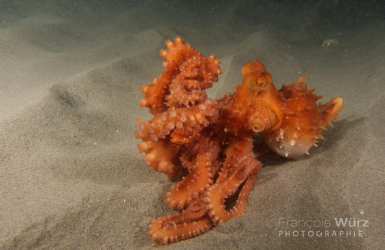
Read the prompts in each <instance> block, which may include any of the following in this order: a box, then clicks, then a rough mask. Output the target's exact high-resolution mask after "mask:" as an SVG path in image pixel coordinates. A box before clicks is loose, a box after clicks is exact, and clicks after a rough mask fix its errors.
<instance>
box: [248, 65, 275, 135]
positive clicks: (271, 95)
mask: <svg viewBox="0 0 385 250" xmlns="http://www.w3.org/2000/svg"><path fill="white" fill-rule="evenodd" d="M242 76H243V81H242V88H243V90H244V91H245V92H247V93H248V94H247V95H246V94H245V95H244V96H245V97H248V98H249V100H251V102H252V103H253V105H252V106H253V108H252V113H251V114H250V115H249V119H248V127H249V128H250V129H251V130H253V131H254V132H255V133H263V132H266V131H267V130H269V129H271V128H273V127H276V126H277V125H278V124H279V123H280V121H281V119H280V117H279V112H278V110H277V109H275V108H274V106H275V105H274V102H275V99H276V96H277V90H276V88H275V86H274V84H273V79H272V76H271V75H270V73H269V72H267V71H266V69H265V66H264V65H263V64H262V63H260V62H259V61H258V59H255V60H254V61H252V62H248V63H246V64H245V65H243V67H242Z"/></svg>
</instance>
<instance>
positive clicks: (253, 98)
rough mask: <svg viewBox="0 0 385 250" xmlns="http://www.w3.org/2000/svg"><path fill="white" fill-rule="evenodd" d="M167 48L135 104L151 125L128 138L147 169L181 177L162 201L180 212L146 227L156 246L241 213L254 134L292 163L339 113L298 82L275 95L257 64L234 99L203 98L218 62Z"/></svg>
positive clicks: (247, 68)
mask: <svg viewBox="0 0 385 250" xmlns="http://www.w3.org/2000/svg"><path fill="white" fill-rule="evenodd" d="M166 45H167V50H161V52H160V54H161V56H163V58H164V62H163V66H164V68H165V70H164V72H163V73H162V74H161V75H160V76H159V77H158V78H154V80H153V82H152V84H150V85H143V86H142V88H141V91H142V92H143V95H144V98H143V99H141V100H139V104H140V106H141V107H147V108H148V109H149V112H150V113H151V114H153V115H154V118H153V119H152V120H150V121H146V120H142V119H137V122H136V126H137V127H139V128H138V129H137V130H136V132H135V136H136V138H137V139H141V140H142V142H141V143H140V144H138V148H139V151H140V152H144V153H145V157H144V158H143V160H144V162H145V164H146V165H148V166H150V167H151V168H153V169H154V170H156V171H158V172H161V173H164V174H166V175H167V176H168V177H170V178H177V177H182V176H183V179H182V180H181V181H180V182H179V183H178V184H177V185H175V186H173V187H172V188H171V189H170V191H169V192H168V193H167V194H166V199H165V202H166V203H167V205H168V206H169V207H170V208H172V209H177V210H180V212H179V213H178V214H176V215H170V216H165V217H160V218H158V219H156V220H154V221H152V222H151V223H150V225H149V226H148V230H149V236H150V237H151V238H152V240H153V241H155V242H156V243H159V244H167V243H170V242H176V241H179V240H184V239H188V238H191V237H194V236H197V235H199V234H202V233H204V232H205V231H207V230H208V229H210V228H211V227H213V226H214V225H219V224H221V223H223V222H225V221H227V220H229V219H231V218H233V217H236V216H238V215H241V214H242V213H244V211H245V209H246V206H247V201H246V199H247V197H248V195H249V193H250V191H251V189H252V187H253V183H254V182H255V180H256V178H257V174H258V171H259V170H260V168H261V166H262V163H261V162H260V161H259V160H258V156H259V155H254V153H253V140H252V138H253V134H254V133H258V134H259V135H260V137H261V138H262V139H263V141H264V143H265V145H266V146H267V147H269V148H270V149H272V150H273V151H275V152H276V153H277V154H279V155H281V156H283V157H289V158H295V157H298V156H300V155H302V154H308V150H309V148H310V147H312V146H313V145H316V142H317V139H319V138H321V139H323V137H322V136H321V134H320V132H321V130H323V129H325V127H326V125H329V126H331V124H330V121H331V120H333V119H336V117H337V115H338V113H339V112H340V110H341V108H342V106H343V100H342V98H341V97H337V98H332V99H331V101H330V102H328V103H326V104H324V105H322V104H320V103H318V104H317V100H318V99H320V98H321V97H322V96H317V95H315V94H313V91H314V89H310V90H308V89H307V88H306V84H305V83H304V82H305V77H301V78H299V80H298V82H297V83H296V84H295V83H292V84H291V85H289V86H285V85H284V84H283V85H282V88H281V89H280V90H277V89H276V88H275V86H274V84H273V81H272V76H271V75H270V73H269V72H267V71H266V69H265V67H264V65H263V64H262V63H260V62H259V61H258V60H257V59H255V61H253V62H248V63H246V64H245V65H244V66H243V67H242V76H243V80H242V84H241V85H240V86H238V85H237V86H236V88H237V90H236V92H235V93H233V94H228V95H226V96H223V97H222V98H220V99H215V100H213V99H210V98H209V97H208V96H207V94H206V92H205V89H207V88H210V87H211V86H212V83H213V82H215V81H217V80H218V75H219V74H221V73H222V70H221V69H220V67H219V63H220V61H219V60H216V59H215V56H214V55H212V56H210V57H209V58H205V57H203V56H202V55H201V54H200V53H199V52H198V51H197V50H196V49H194V48H193V47H191V46H190V45H189V44H187V43H185V42H183V41H182V40H181V39H180V38H179V37H176V38H175V41H174V42H171V41H170V40H168V41H167V42H166ZM257 154H258V153H257ZM230 199H231V200H232V204H231V205H229V204H228V203H229V202H228V200H230Z"/></svg>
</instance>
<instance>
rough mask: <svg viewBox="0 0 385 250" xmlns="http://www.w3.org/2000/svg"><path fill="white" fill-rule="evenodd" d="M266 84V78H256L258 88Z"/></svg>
mask: <svg viewBox="0 0 385 250" xmlns="http://www.w3.org/2000/svg"><path fill="white" fill-rule="evenodd" d="M266 84H267V79H266V77H264V76H260V77H258V78H257V85H258V86H259V87H263V86H265V85H266Z"/></svg>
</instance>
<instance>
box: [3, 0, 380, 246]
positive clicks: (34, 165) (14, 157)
mask: <svg viewBox="0 0 385 250" xmlns="http://www.w3.org/2000/svg"><path fill="white" fill-rule="evenodd" d="M185 2H186V3H185ZM209 2H210V1H209ZM33 3H34V4H33V5H31V2H28V1H14V2H9V1H1V2H0V19H1V20H0V131H1V132H0V180H1V181H0V194H1V196H0V248H1V249H153V248H160V247H157V246H154V245H153V242H152V241H151V239H150V238H149V237H148V236H147V229H146V227H147V225H148V223H149V221H150V220H152V219H154V218H157V217H159V216H165V215H169V214H174V213H175V211H172V210H171V209H170V208H168V207H167V205H166V204H165V203H164V202H163V199H164V194H165V193H166V192H167V190H168V189H169V188H170V187H171V186H172V185H173V184H175V183H174V182H171V181H169V180H168V179H167V178H166V177H165V176H164V175H162V174H159V173H157V172H155V171H153V170H152V169H150V168H148V167H146V165H145V164H144V163H143V162H142V160H141V159H142V157H143V155H141V154H139V152H138V150H137V147H136V145H137V144H138V143H139V141H138V140H136V139H135V137H134V131H135V129H136V128H135V120H136V118H137V117H140V118H146V119H148V118H150V115H149V114H148V112H147V110H146V109H144V108H140V107H139V104H138V100H139V99H140V98H141V97H142V93H141V92H140V87H141V85H143V84H150V83H151V81H152V78H153V77H157V76H158V75H159V74H160V73H161V72H162V66H161V62H162V58H161V57H160V56H159V50H160V49H161V48H165V45H164V42H165V41H166V40H167V39H174V37H175V36H181V37H182V39H183V40H185V41H186V42H188V43H189V44H191V45H192V46H193V47H195V48H196V49H198V50H199V51H200V52H201V53H202V54H203V55H205V56H209V55H211V54H215V55H216V56H217V57H218V58H219V59H220V60H221V62H222V63H221V67H222V69H223V74H222V75H220V79H219V82H217V83H215V84H214V86H213V87H212V88H211V89H210V90H209V94H210V96H211V97H220V96H221V95H223V94H225V93H227V92H233V91H234V90H235V84H239V83H240V82H241V73H240V72H241V71H240V69H241V67H242V65H243V64H244V63H245V62H247V61H251V60H253V59H254V58H255V57H258V59H259V60H260V61H261V62H263V63H264V64H265V66H266V68H267V70H268V71H269V72H270V73H271V74H272V75H273V80H274V82H275V84H276V86H277V87H278V88H279V87H280V85H281V84H282V83H290V82H292V81H296V80H297V79H298V78H299V77H301V76H306V77H307V84H308V86H309V87H310V88H316V89H317V90H316V93H317V94H322V95H323V96H324V98H323V99H322V100H321V102H323V103H325V102H327V101H329V100H330V98H331V97H335V96H341V97H343V98H344V101H345V106H344V108H343V110H342V112H341V113H340V115H339V117H338V120H337V121H335V122H334V123H333V125H334V128H332V129H330V128H329V129H328V130H327V131H324V132H323V136H324V137H325V139H326V140H324V141H321V142H320V143H319V147H317V148H312V149H311V150H310V156H304V157H301V158H300V159H298V160H285V159H281V160H278V161H271V162H265V166H264V167H263V169H262V170H261V172H260V176H259V178H258V180H257V182H256V184H255V186H254V189H253V191H252V193H251V194H250V196H249V199H248V203H249V206H248V209H247V211H246V213H245V214H244V215H242V216H239V217H237V218H234V219H232V220H230V221H228V222H226V223H224V224H222V225H220V226H218V227H215V228H213V229H212V230H210V231H209V232H207V233H205V234H203V235H201V236H199V237H197V238H194V239H191V240H187V241H183V242H179V243H176V244H171V245H168V246H164V247H162V248H164V249H310V248H315V249H337V248H338V249H384V248H385V242H384V237H383V236H384V235H385V223H384V222H385V216H384V215H385V206H384V205H385V186H384V180H385V171H384V165H385V164H384V159H385V158H384V156H383V154H384V152H383V151H384V150H383V148H384V139H385V130H384V125H383V124H384V123H385V116H384V108H385V98H384V97H385V20H384V17H383V16H381V15H380V14H378V13H383V12H384V7H383V6H381V5H379V4H377V3H376V2H375V1H372V2H370V4H371V5H368V6H367V5H364V6H361V5H359V2H358V1H357V2H356V1H351V2H349V4H350V5H348V3H345V2H344V1H339V2H338V1H312V2H311V3H306V4H301V3H296V4H297V5H296V6H293V5H290V6H287V5H284V4H280V3H279V2H277V1H275V2H274V1H273V2H272V1H258V3H255V2H253V1H223V2H221V3H215V1H213V2H210V3H206V2H202V3H200V2H199V1H197V3H196V4H194V5H191V3H190V5H189V4H188V2H187V1H179V2H178V1H156V2H155V1H131V2H130V3H129V4H126V3H124V2H123V1H121V2H119V1H112V2H111V3H110V4H108V5H104V4H103V3H102V2H101V1H100V2H98V1H84V2H82V3H78V2H77V1H67V2H65V1H49V2H47V1H34V2H33ZM376 4H377V5H376ZM381 11H382V12H381ZM327 39H332V40H334V41H338V43H337V44H335V43H331V44H329V45H330V46H325V47H322V46H321V45H322V44H323V42H324V41H325V40H327ZM341 220H342V222H344V221H345V220H350V221H346V223H345V224H343V223H342V222H341ZM353 220H354V221H355V222H357V221H358V220H361V221H367V222H366V224H365V225H368V226H367V227H366V226H364V224H363V223H362V222H361V224H357V223H356V224H352V223H353ZM288 221H289V222H288ZM293 221H296V222H297V224H293ZM301 221H303V223H304V224H301V223H302V222H301ZM326 221H328V222H329V223H326ZM337 222H341V223H342V224H341V223H337ZM349 222H350V223H351V224H349ZM350 225H354V226H350ZM296 231H297V232H298V234H297V233H294V232H296ZM301 231H305V232H304V233H301ZM317 231H320V232H322V236H318V235H317ZM325 231H329V232H330V233H329V234H328V236H326V235H325ZM333 231H335V232H336V235H335V236H333V235H332V232H333ZM341 231H342V232H343V233H341ZM281 232H283V233H281ZM285 232H289V234H287V233H285ZM311 232H313V233H311ZM349 232H350V234H349V235H348V233H349Z"/></svg>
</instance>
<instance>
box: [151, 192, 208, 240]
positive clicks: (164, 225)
mask: <svg viewBox="0 0 385 250" xmlns="http://www.w3.org/2000/svg"><path fill="white" fill-rule="evenodd" d="M212 226H213V222H212V221H211V219H210V217H209V216H208V214H207V209H206V206H205V204H204V203H203V201H202V199H201V198H199V199H198V200H196V201H194V202H192V203H191V204H190V205H189V207H188V208H187V209H186V210H183V211H182V212H180V213H179V214H176V215H170V216H164V217H160V218H158V219H156V220H154V221H152V222H151V223H150V225H149V226H148V231H149V232H148V235H149V236H150V237H151V238H152V240H153V241H154V242H156V243H158V244H161V245H163V244H168V243H172V242H177V241H180V240H185V239H189V238H192V237H195V236H197V235H200V234H202V233H204V232H206V231H207V230H208V229H210V228H211V227H212Z"/></svg>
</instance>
